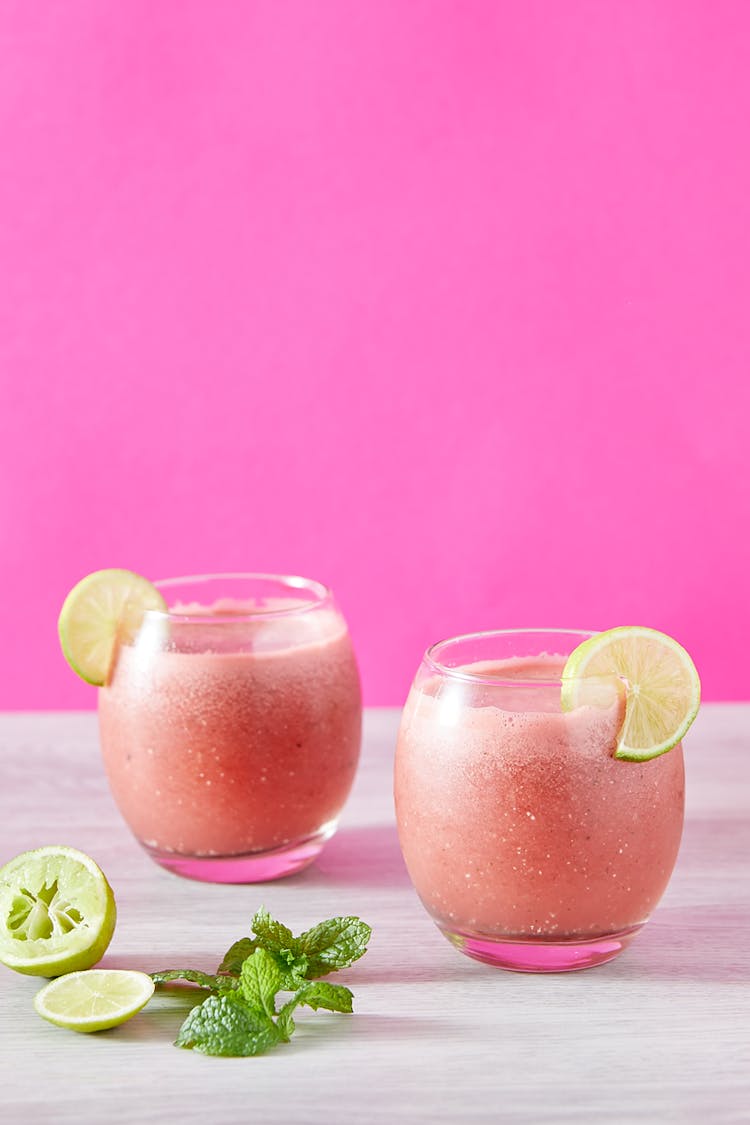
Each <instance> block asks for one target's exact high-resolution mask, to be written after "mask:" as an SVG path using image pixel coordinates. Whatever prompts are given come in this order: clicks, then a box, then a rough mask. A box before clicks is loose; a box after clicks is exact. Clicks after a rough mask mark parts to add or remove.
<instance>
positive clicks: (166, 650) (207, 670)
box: [99, 575, 362, 882]
mask: <svg viewBox="0 0 750 1125" xmlns="http://www.w3.org/2000/svg"><path fill="white" fill-rule="evenodd" d="M158 585H159V587H160V589H161V592H162V593H163V595H164V596H165V598H166V599H167V602H168V604H169V612H168V613H166V614H165V613H158V612H157V613H153V612H149V613H147V614H146V615H145V617H144V621H143V624H142V626H141V629H140V631H139V633H138V636H137V637H136V638H135V640H134V642H133V643H131V644H125V645H123V646H121V647H120V649H119V651H118V654H117V658H116V662H115V666H114V669H113V673H112V676H111V680H110V683H109V685H108V686H107V687H105V688H103V689H101V691H100V693H99V725H100V735H101V745H102V753H103V757H104V764H105V768H106V771H107V775H108V778H109V782H110V786H111V789H112V793H113V795H114V797H115V800H116V802H117V804H118V806H119V808H120V811H121V812H122V815H123V817H124V818H125V820H126V821H127V823H128V825H129V826H130V828H131V830H132V831H133V833H134V834H135V836H136V837H137V839H138V840H139V841H140V842H141V844H143V846H144V847H145V848H146V849H147V850H148V851H149V853H150V854H151V855H152V856H153V858H154V859H156V860H157V862H159V863H161V864H162V865H163V866H165V867H168V868H170V869H172V870H174V871H176V872H178V873H179V874H182V875H187V876H190V877H192V878H198V879H205V880H210V881H216V882H256V881H261V880H265V879H272V878H276V877H279V876H281V875H288V874H291V873H292V872H294V871H297V870H299V869H300V868H301V867H304V866H305V865H306V864H307V863H309V862H310V861H311V860H312V859H314V858H315V856H316V855H317V854H318V852H319V851H320V849H321V847H322V846H323V844H324V843H325V840H326V839H328V838H329V837H330V835H331V834H332V833H333V831H334V829H335V825H336V820H337V817H338V815H339V813H340V811H341V808H342V806H343V804H344V802H345V800H346V798H347V796H348V793H349V790H350V788H351V785H352V782H353V779H354V774H355V770H356V767H357V761H358V758H359V749H360V740H361V719H362V706H361V696H360V685H359V676H358V672H357V667H356V662H355V658H354V653H353V650H352V646H351V642H350V639H349V635H348V632H347V628H346V623H345V621H344V619H343V617H342V616H341V614H340V613H339V611H338V610H337V608H336V606H335V604H334V602H333V598H332V596H331V594H330V592H329V591H328V590H326V589H325V587H323V586H321V585H320V584H318V583H314V582H308V581H307V580H303V579H287V578H277V577H274V576H263V575H217V576H210V577H206V578H200V579H179V580H170V581H169V582H164V583H159V584H158Z"/></svg>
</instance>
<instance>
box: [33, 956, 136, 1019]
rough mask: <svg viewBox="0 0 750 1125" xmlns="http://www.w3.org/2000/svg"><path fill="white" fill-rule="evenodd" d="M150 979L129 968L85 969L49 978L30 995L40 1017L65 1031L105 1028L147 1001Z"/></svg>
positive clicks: (133, 1012) (128, 1017) (126, 1017)
mask: <svg viewBox="0 0 750 1125" xmlns="http://www.w3.org/2000/svg"><path fill="white" fill-rule="evenodd" d="M154 987H155V985H154V982H153V980H152V979H151V977H150V976H149V975H148V974H147V973H139V972H136V971H135V970H133V969H87V970H85V971H83V972H78V973H68V974H67V975H66V976H64V977H58V978H57V980H53V981H50V983H49V984H46V985H45V986H44V988H42V989H40V991H39V992H37V994H36V996H35V997H34V1008H35V1010H36V1012H37V1014H38V1015H40V1016H41V1017H42V1019H45V1020H48V1021H49V1023H54V1024H56V1025H57V1026H58V1027H64V1028H67V1029H68V1030H69V1031H80V1032H86V1033H87V1032H92V1031H106V1030H107V1028H110V1027H118V1026H119V1025H120V1024H121V1023H125V1021H126V1020H129V1019H132V1017H133V1016H134V1015H136V1014H137V1013H138V1012H140V1010H141V1008H143V1007H145V1005H146V1004H147V1003H148V1002H149V1000H150V999H151V997H152V996H153V993H154Z"/></svg>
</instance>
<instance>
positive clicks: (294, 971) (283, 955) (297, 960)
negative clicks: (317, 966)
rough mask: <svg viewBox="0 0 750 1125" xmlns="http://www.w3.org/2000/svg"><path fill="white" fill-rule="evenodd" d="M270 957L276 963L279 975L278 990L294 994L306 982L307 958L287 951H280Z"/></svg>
mask: <svg viewBox="0 0 750 1125" xmlns="http://www.w3.org/2000/svg"><path fill="white" fill-rule="evenodd" d="M271 956H272V957H273V958H274V960H275V961H276V964H277V966H278V969H279V972H280V973H281V984H280V985H279V988H281V989H283V990H284V991H285V992H295V991H296V990H297V989H298V988H299V987H300V985H301V984H304V982H305V981H306V980H307V957H305V955H304V954H301V955H296V954H294V953H292V952H291V950H289V949H282V950H281V951H280V952H279V953H273V954H271Z"/></svg>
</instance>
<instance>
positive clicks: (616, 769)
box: [395, 630, 684, 972]
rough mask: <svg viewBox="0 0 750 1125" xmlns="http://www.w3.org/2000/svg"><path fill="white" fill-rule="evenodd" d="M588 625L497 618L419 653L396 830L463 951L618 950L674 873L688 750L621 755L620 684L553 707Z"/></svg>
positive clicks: (431, 906)
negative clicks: (645, 758)
mask: <svg viewBox="0 0 750 1125" xmlns="http://www.w3.org/2000/svg"><path fill="white" fill-rule="evenodd" d="M590 635H591V634H589V633H585V632H580V631H553V630H525V631H516V630H505V631H497V632H488V633H477V634H473V635H470V636H464V637H456V638H453V639H451V640H447V641H443V642H441V643H440V644H437V645H434V646H433V647H432V648H431V649H429V650H428V652H427V653H426V655H425V657H424V660H423V662H422V664H421V666H420V668H419V671H418V673H417V676H416V678H415V680H414V684H413V686H412V689H411V692H410V694H409V698H408V700H407V703H406V707H405V709H404V713H403V717H402V721H401V726H400V730H399V736H398V746H397V751H396V764H395V801H396V816H397V821H398V831H399V839H400V842H401V848H402V851H403V853H404V858H405V860H406V865H407V868H408V870H409V875H410V877H411V880H412V882H413V884H414V886H415V888H416V890H417V893H418V894H419V896H420V898H421V900H422V902H423V904H424V906H425V908H426V909H427V911H428V913H429V914H430V915H431V917H432V918H433V920H434V921H435V922H436V924H437V925H438V927H439V928H440V930H441V931H442V932H443V934H445V936H446V937H447V938H448V939H449V941H451V942H452V943H453V944H454V945H455V946H456V947H457V948H458V949H460V950H461V951H462V952H464V953H466V954H467V955H468V956H470V957H474V958H476V959H477V960H480V961H485V962H488V963H489V964H492V965H497V966H500V967H502V968H505V969H514V970H518V971H526V972H560V971H566V970H570V969H582V968H587V967H589V966H592V965H598V964H601V963H603V962H605V961H609V960H611V959H612V958H613V957H615V956H617V954H618V953H619V952H620V951H621V950H622V949H624V948H625V946H626V945H627V944H628V943H629V942H630V940H631V939H632V938H633V936H634V935H635V934H636V933H637V932H638V931H639V930H640V929H641V927H642V926H643V925H644V923H645V922H646V921H647V919H648V917H649V915H650V914H651V912H652V910H653V909H654V907H655V906H656V904H657V903H658V901H659V899H660V898H661V896H662V894H663V892H664V890H665V888H666V886H667V883H668V881H669V878H670V875H671V873H672V869H673V867H674V863H675V860H676V858H677V852H678V848H679V844H680V837H681V834H682V823H683V811H684V769H683V757H682V748H681V747H680V746H678V747H675V749H673V750H671V751H670V752H669V753H668V754H664V755H662V756H661V757H659V758H655V759H653V760H652V761H649V762H625V761H620V760H619V759H617V758H615V757H614V756H613V755H614V750H615V746H616V742H617V735H618V731H619V729H620V726H621V724H622V721H623V717H624V708H625V702H626V695H625V692H626V688H625V686H624V685H622V684H621V683H619V682H618V681H617V680H614V679H613V680H604V681H602V682H601V683H597V684H594V685H592V690H591V693H590V695H589V696H587V702H586V704H585V705H584V706H580V707H577V708H576V709H574V710H572V711H569V712H567V713H566V712H563V710H562V707H561V688H562V682H561V674H562V669H563V667H564V664H565V661H566V658H567V657H568V655H569V654H570V653H571V652H572V651H573V649H574V648H575V647H576V646H577V645H578V644H580V643H581V642H582V641H583V640H585V639H586V637H587V636H590Z"/></svg>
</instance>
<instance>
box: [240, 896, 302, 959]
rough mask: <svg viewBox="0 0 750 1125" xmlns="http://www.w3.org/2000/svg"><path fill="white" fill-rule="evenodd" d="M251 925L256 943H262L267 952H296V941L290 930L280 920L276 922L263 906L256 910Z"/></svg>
mask: <svg viewBox="0 0 750 1125" xmlns="http://www.w3.org/2000/svg"><path fill="white" fill-rule="evenodd" d="M251 925H252V928H253V933H254V934H255V936H256V938H257V939H258V941H257V944H258V945H262V946H263V948H264V949H267V950H268V951H269V953H283V952H286V951H289V952H291V953H297V952H298V949H297V941H296V938H295V937H294V934H293V933H292V931H291V930H290V929H288V928H287V927H286V926H284V925H282V923H281V922H276V921H275V920H274V919H273V918H272V917H271V915H270V914H269V913H268V911H267V910H266V908H265V906H261V908H260V910H256V912H255V917H254V918H253V920H252V923H251Z"/></svg>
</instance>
